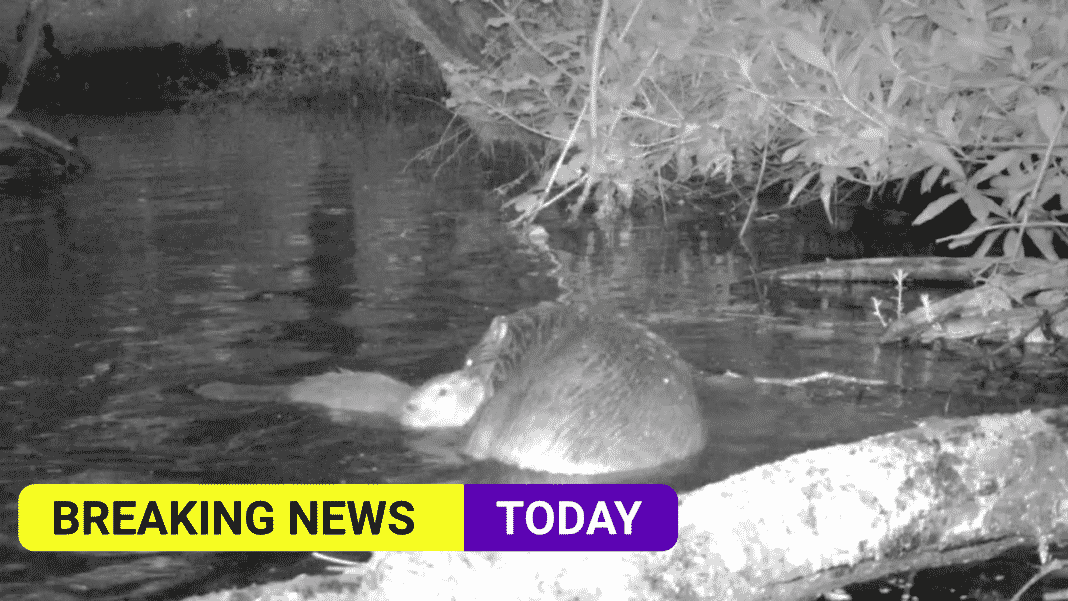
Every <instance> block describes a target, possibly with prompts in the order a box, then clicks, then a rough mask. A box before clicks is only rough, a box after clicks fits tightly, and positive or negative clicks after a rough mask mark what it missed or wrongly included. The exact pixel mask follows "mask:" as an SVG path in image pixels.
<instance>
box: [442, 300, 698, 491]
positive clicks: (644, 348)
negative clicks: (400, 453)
mask: <svg viewBox="0 0 1068 601" xmlns="http://www.w3.org/2000/svg"><path fill="white" fill-rule="evenodd" d="M464 369H465V370H468V371H469V372H470V373H472V374H474V375H476V376H477V377H479V378H482V379H483V381H484V382H486V389H485V390H486V392H488V393H489V394H488V395H487V396H488V400H486V401H485V403H484V404H483V405H482V406H481V407H480V408H479V410H478V411H477V412H476V413H475V415H474V417H473V418H472V420H471V422H470V423H469V424H468V425H467V428H466V441H465V442H464V443H463V445H462V448H461V451H462V452H463V453H464V454H465V455H467V456H468V457H471V458H473V459H480V460H481V459H490V460H496V461H499V462H502V463H506V464H509V465H512V466H516V467H520V468H523V469H527V470H536V471H542V472H553V473H557V474H584V475H594V474H607V473H614V472H630V471H641V470H646V469H650V468H655V467H658V466H663V465H666V464H671V463H676V462H679V461H682V460H684V459H687V458H690V457H692V456H694V455H696V454H697V453H699V452H700V451H701V450H702V449H703V448H704V447H705V443H706V440H707V429H706V426H705V424H706V421H705V417H704V415H703V411H702V406H701V405H702V402H701V400H700V398H699V395H698V391H699V389H701V388H702V387H705V386H707V384H706V383H705V381H704V378H703V376H702V375H701V374H699V373H697V372H696V370H694V368H693V367H691V366H690V365H689V364H688V363H687V362H686V361H684V360H683V359H682V358H681V357H680V356H679V355H678V353H676V352H675V351H674V350H673V349H672V348H671V347H670V346H669V345H668V344H667V343H666V342H665V341H664V340H663V339H661V338H660V337H659V336H657V335H656V334H653V333H652V332H651V331H649V330H648V329H646V328H644V327H642V326H640V325H638V324H636V323H632V322H630V321H628V320H626V319H624V318H622V317H620V316H618V315H616V314H614V313H609V312H607V311H603V310H600V309H597V308H593V307H587V306H584V305H578V304H573V305H563V304H554V303H542V304H540V305H538V306H536V307H533V308H531V309H525V310H522V311H519V312H518V313H515V314H512V315H508V316H505V317H502V318H497V319H495V320H494V322H493V324H491V326H490V328H489V330H488V331H487V333H486V335H485V336H483V339H482V340H481V341H480V342H479V344H478V345H476V347H475V348H474V349H472V352H471V353H469V355H468V364H467V366H466V367H465V368H464Z"/></svg>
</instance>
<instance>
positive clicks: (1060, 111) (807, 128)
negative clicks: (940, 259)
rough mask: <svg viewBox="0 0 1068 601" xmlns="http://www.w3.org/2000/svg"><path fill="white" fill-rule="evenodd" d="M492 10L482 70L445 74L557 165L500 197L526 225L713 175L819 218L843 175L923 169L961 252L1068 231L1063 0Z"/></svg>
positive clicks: (738, 2) (510, 2)
mask: <svg viewBox="0 0 1068 601" xmlns="http://www.w3.org/2000/svg"><path fill="white" fill-rule="evenodd" d="M468 1H470V0H468ZM488 4H489V6H491V7H492V8H493V10H494V11H496V14H495V15H494V16H493V17H491V18H489V19H488V20H487V21H486V25H487V28H488V31H489V34H490V36H491V38H490V40H489V42H488V43H487V45H486V48H485V50H484V54H485V55H486V57H487V60H486V61H485V64H488V65H493V69H492V70H489V69H483V68H480V67H474V66H461V67H452V68H450V69H448V70H447V72H446V80H447V81H448V83H449V87H450V90H451V92H452V98H451V99H450V105H451V106H452V107H454V108H455V109H456V110H457V111H458V112H459V113H460V114H462V115H464V116H465V117H468V119H469V120H474V121H476V122H477V121H481V122H482V123H483V124H484V126H486V125H488V126H495V125H501V124H509V125H511V126H514V127H518V128H519V129H521V130H522V131H524V132H527V133H529V134H532V135H534V136H537V138H538V139H540V140H541V141H542V142H543V143H544V144H545V146H546V148H547V149H549V150H550V151H551V152H550V153H549V155H548V156H551V157H555V162H554V163H546V164H544V165H543V168H544V175H543V177H542V178H541V180H540V181H539V182H538V184H537V185H536V186H535V187H534V188H533V189H531V190H530V191H529V192H527V193H526V194H522V195H520V196H518V197H516V198H513V199H512V200H511V201H510V204H511V206H513V207H514V208H515V209H516V210H518V211H519V213H520V214H521V217H520V219H519V221H520V222H529V221H530V220H532V219H533V218H534V217H535V216H536V215H537V214H538V212H540V211H541V210H543V209H544V208H545V207H547V206H548V205H550V204H552V203H554V202H556V201H557V200H559V199H561V198H564V197H566V196H567V194H569V193H571V192H573V191H581V192H580V193H579V194H578V198H577V200H576V201H575V203H574V204H573V206H572V215H577V214H578V213H579V211H581V210H582V208H583V206H584V205H585V204H586V203H587V202H588V201H589V199H591V198H595V199H596V201H597V202H598V213H599V214H600V215H609V214H611V213H613V212H615V211H617V210H620V209H625V208H627V207H629V206H630V205H631V203H632V202H633V201H634V200H635V199H645V200H648V199H653V198H657V197H662V196H663V195H664V194H665V193H667V192H669V191H672V190H673V189H677V188H678V187H680V186H687V185H689V184H691V182H693V181H695V180H707V179H709V178H713V177H722V178H724V179H726V180H727V181H730V182H739V183H744V184H746V185H748V186H750V187H752V189H753V198H754V199H755V198H756V194H757V193H758V192H759V191H760V190H761V189H766V188H769V187H772V186H782V185H783V183H784V182H787V183H788V187H789V189H790V190H791V191H790V192H789V195H788V197H787V203H788V204H793V203H802V202H807V201H809V200H815V199H817V198H818V199H819V200H820V201H821V202H822V203H823V206H824V208H825V209H826V210H827V212H828V214H830V211H831V207H832V204H833V202H834V200H835V194H836V190H839V189H841V188H842V186H843V185H850V184H855V185H862V186H867V187H868V188H869V189H870V190H871V191H872V193H874V191H876V190H877V189H879V188H880V187H884V186H887V185H888V184H894V183H900V182H904V181H910V180H915V179H916V178H919V179H920V180H921V184H922V186H921V187H922V191H924V192H928V191H931V190H935V191H942V192H943V193H942V194H941V195H940V196H937V199H936V200H934V201H933V202H932V203H931V204H930V205H929V206H928V207H927V208H926V210H925V211H923V213H922V214H921V215H919V217H918V218H917V219H916V222H917V223H922V222H924V221H927V220H929V219H931V218H932V217H934V216H936V215H938V214H940V213H942V212H944V211H945V210H946V209H947V208H948V207H950V206H951V205H954V204H956V203H964V204H965V205H966V206H967V208H968V210H969V212H970V214H971V217H972V223H971V224H970V225H969V226H968V227H967V228H966V229H965V230H964V231H963V232H961V233H959V234H958V235H956V236H954V237H953V238H952V240H951V243H952V244H953V245H958V246H960V245H968V244H972V243H976V254H980V255H985V254H992V253H995V252H997V251H1001V252H1003V254H1006V255H1019V254H1020V253H1021V252H1022V250H1023V244H1024V243H1025V242H1027V243H1029V248H1030V249H1032V250H1033V251H1037V252H1038V253H1040V254H1041V255H1043V256H1046V257H1050V258H1052V257H1055V256H1056V255H1057V247H1055V241H1056V240H1058V239H1059V240H1060V241H1061V243H1064V242H1065V241H1066V240H1068V235H1066V232H1065V229H1064V221H1063V217H1064V215H1065V214H1066V211H1068V161H1066V159H1068V143H1066V141H1068V136H1066V135H1065V133H1064V130H1065V116H1066V115H1068V90H1066V89H1065V86H1064V81H1066V80H1068V67H1066V63H1065V60H1064V58H1063V56H1064V53H1065V50H1066V47H1068V42H1066V40H1068V31H1066V28H1068V25H1066V23H1068V10H1066V5H1065V4H1064V3H1062V2H1039V1H1027V0H1008V1H1001V0H987V1H986V2H981V1H979V0H968V1H964V2H946V1H941V2H931V3H921V2H899V1H884V2H881V3H880V2H865V1H863V0H825V1H823V2H820V3H812V2H805V1H802V0H787V1H786V2H779V3H769V2H763V3H762V2H757V1H756V0H718V1H716V2H713V3H693V2H686V1H683V0H658V1H655V2H654V1H653V0H615V1H614V2H612V1H610V0H606V1H605V2H603V3H602V4H601V6H600V12H599V14H596V15H595V14H591V13H590V11H589V9H588V8H587V5H586V4H584V3H582V2H578V1H577V0H556V1H554V2H543V1H540V0H539V1H533V0H488ZM899 189H902V190H903V189H904V186H899ZM751 215H752V211H750V216H751ZM1061 248H1063V247H1061Z"/></svg>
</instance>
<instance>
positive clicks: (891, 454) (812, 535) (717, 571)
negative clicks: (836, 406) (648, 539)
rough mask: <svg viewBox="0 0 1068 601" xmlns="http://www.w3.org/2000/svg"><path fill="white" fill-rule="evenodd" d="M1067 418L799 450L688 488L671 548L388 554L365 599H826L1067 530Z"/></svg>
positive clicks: (984, 420)
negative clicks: (415, 595) (845, 589)
mask: <svg viewBox="0 0 1068 601" xmlns="http://www.w3.org/2000/svg"><path fill="white" fill-rule="evenodd" d="M1066 424H1068V409H1065V408H1062V409H1050V410H1044V411H1041V412H1035V413H1032V412H1023V413H1018V414H1010V415H989V416H980V417H973V418H966V419H932V420H928V421H926V422H924V423H922V424H920V425H919V426H917V427H916V428H913V429H911V430H907V431H903V432H897V433H892V434H885V435H881V436H876V437H872V438H868V439H866V440H863V441H860V442H857V443H853V444H848V445H838V446H833V447H828V448H824V449H818V450H814V451H809V452H806V453H802V454H799V455H795V456H793V457H789V458H787V459H784V460H782V461H779V462H776V463H773V464H769V465H765V466H761V467H758V468H755V469H752V470H749V471H747V472H744V473H741V474H738V475H735V476H732V477H730V478H728V479H726V480H724V481H721V482H717V483H715V484H710V485H708V486H706V487H704V488H701V489H699V490H697V491H694V492H692V493H689V494H685V495H683V496H682V497H681V499H680V504H679V524H680V530H679V541H678V544H677V545H676V546H675V547H674V548H673V549H671V550H670V551H666V552H662V553H596V554H577V553H459V552H456V553H453V552H449V553H402V552H392V553H382V554H376V556H375V557H374V558H373V559H372V560H371V563H370V564H369V565H368V566H367V568H366V571H365V573H364V578H363V584H362V587H361V591H360V595H359V597H358V598H367V599H387V600H388V599H402V598H409V597H410V596H411V591H413V590H418V591H420V593H419V594H420V596H421V598H442V599H449V598H457V599H468V600H473V599H500V598H504V597H507V598H521V599H572V598H604V599H627V598H641V599H665V600H666V599H678V598H700V599H723V600H748V599H811V598H813V597H814V596H816V595H819V594H820V593H822V592H825V591H829V590H832V589H835V588H838V587H841V586H844V585H846V584H849V583H853V582H864V581H868V580H871V579H874V578H876V577H879V576H881V575H885V574H889V573H894V572H899V571H903V570H918V569H922V568H927V567H935V566H940V565H949V564H954V563H961V562H971V561H978V560H983V559H987V558H990V557H993V556H994V555H996V554H998V553H1000V552H1002V551H1004V550H1006V549H1009V548H1012V547H1016V546H1019V545H1021V544H1038V543H1041V544H1043V545H1045V544H1047V543H1048V542H1052V541H1064V540H1066V538H1068V536H1066V535H1068V528H1066V526H1068V503H1066V502H1065V501H1064V499H1065V493H1064V491H1065V486H1066V483H1068V443H1066V442H1065V434H1066V429H1068V427H1066ZM503 591H507V593H506V594H503V596H502V592H503Z"/></svg>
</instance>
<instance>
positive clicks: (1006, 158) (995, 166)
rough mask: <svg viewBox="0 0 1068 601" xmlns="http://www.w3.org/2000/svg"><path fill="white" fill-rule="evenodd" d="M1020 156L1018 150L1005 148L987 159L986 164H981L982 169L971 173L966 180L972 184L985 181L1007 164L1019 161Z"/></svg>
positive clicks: (1002, 169) (1003, 168)
mask: <svg viewBox="0 0 1068 601" xmlns="http://www.w3.org/2000/svg"><path fill="white" fill-rule="evenodd" d="M1020 158H1021V157H1020V153H1019V152H1018V151H1016V150H1006V151H1005V152H1003V153H1001V154H999V155H998V156H996V157H994V158H993V159H990V160H989V161H987V163H986V165H983V168H982V169H980V170H979V171H976V172H975V173H974V174H972V176H971V178H969V180H968V183H969V184H970V185H972V186H975V185H977V184H980V183H982V182H985V181H986V180H988V179H990V178H991V177H993V176H995V175H997V174H999V173H1001V172H1002V171H1004V170H1005V168H1006V167H1008V166H1009V165H1012V164H1013V163H1019V162H1020Z"/></svg>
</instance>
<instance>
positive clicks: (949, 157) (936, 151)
mask: <svg viewBox="0 0 1068 601" xmlns="http://www.w3.org/2000/svg"><path fill="white" fill-rule="evenodd" d="M919 146H920V150H922V151H923V152H924V154H926V155H927V156H929V157H931V158H932V159H934V161H935V162H936V163H939V164H941V165H942V166H943V167H945V168H946V169H949V171H950V172H951V173H953V175H955V176H957V178H958V179H959V180H961V181H964V179H965V178H966V176H965V175H964V168H963V167H961V166H960V163H958V162H957V159H956V158H955V157H954V156H953V153H952V152H950V151H949V148H946V146H945V145H944V144H939V143H938V142H932V141H930V140H921V141H920V142H919Z"/></svg>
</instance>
